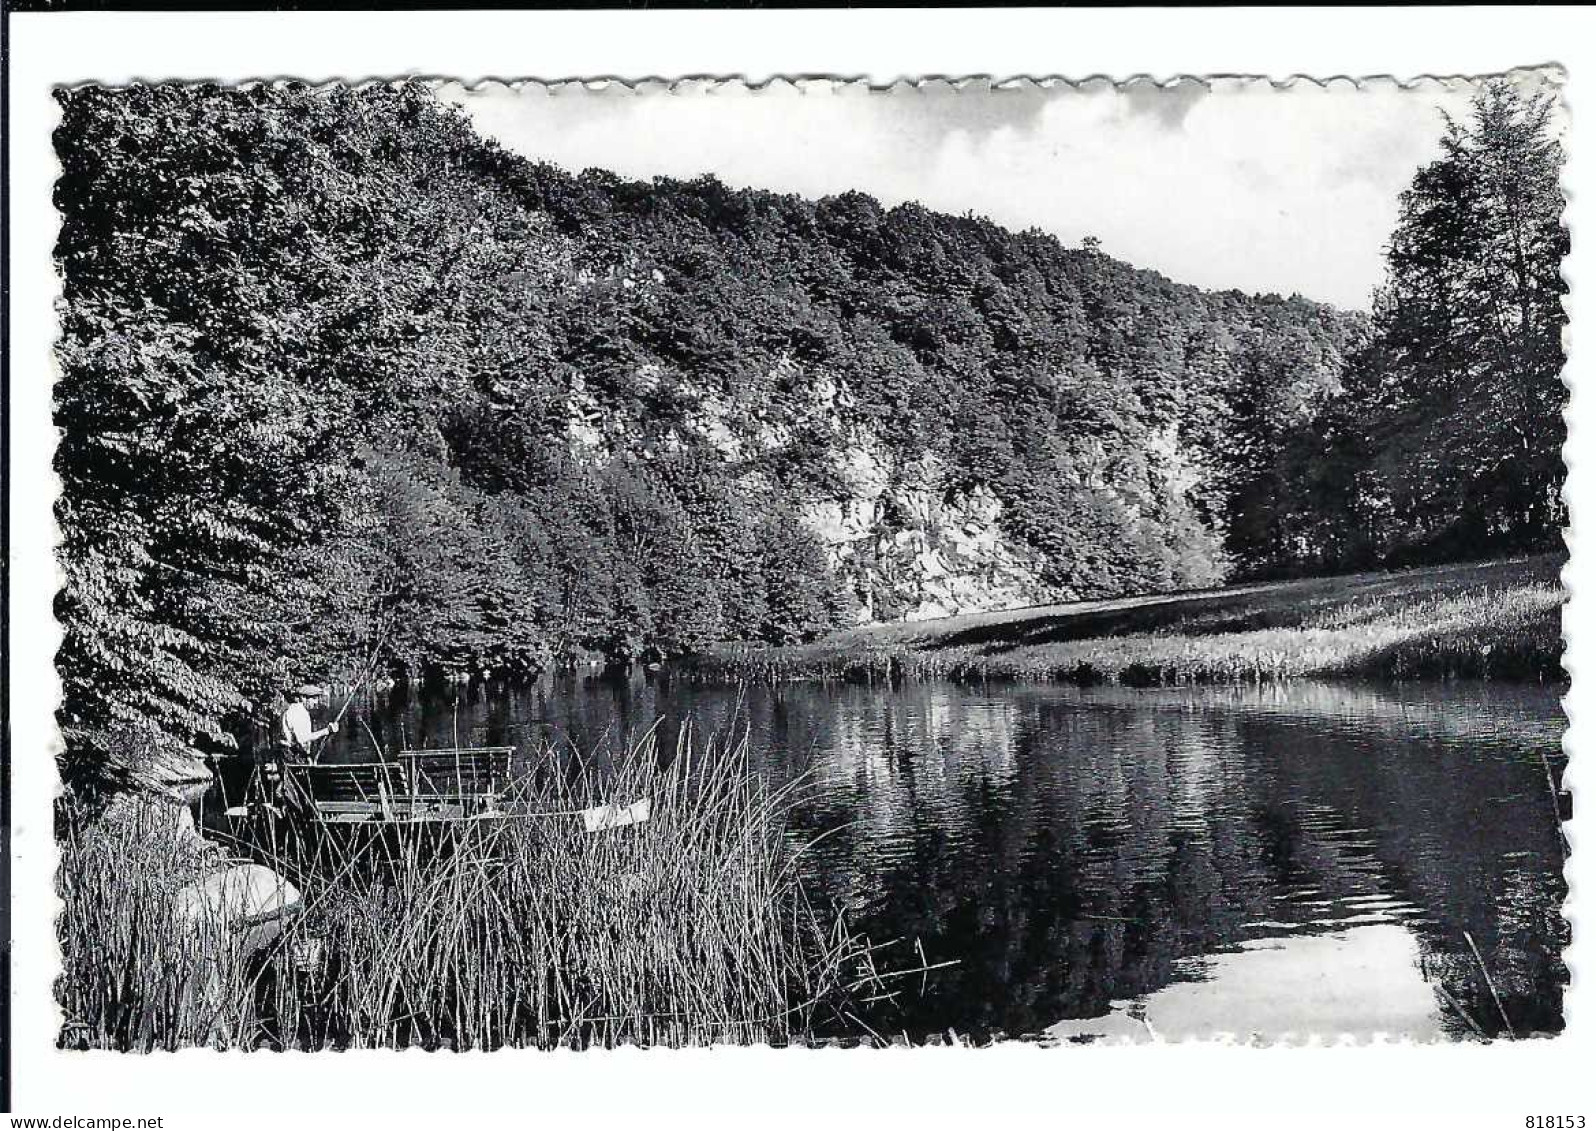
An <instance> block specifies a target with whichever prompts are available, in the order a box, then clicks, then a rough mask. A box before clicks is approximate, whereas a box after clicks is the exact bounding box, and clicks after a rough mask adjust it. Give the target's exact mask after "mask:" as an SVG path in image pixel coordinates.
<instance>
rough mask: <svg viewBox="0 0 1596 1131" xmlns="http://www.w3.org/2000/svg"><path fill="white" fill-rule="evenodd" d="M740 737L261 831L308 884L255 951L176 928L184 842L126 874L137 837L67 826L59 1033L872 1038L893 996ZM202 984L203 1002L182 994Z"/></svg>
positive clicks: (332, 1038)
mask: <svg viewBox="0 0 1596 1131" xmlns="http://www.w3.org/2000/svg"><path fill="white" fill-rule="evenodd" d="M745 743H746V740H743V741H740V742H727V741H723V740H718V739H713V738H711V739H706V740H704V741H702V742H696V741H694V740H692V739H690V738H687V737H684V739H683V742H682V743H681V744H680V746H679V747H678V748H677V749H675V750H672V751H661V750H659V749H658V748H657V745H656V743H655V740H654V737H653V735H652V734H650V735H647V736H644V737H643V738H641V739H639V740H638V741H637V742H635V743H633V744H631V745H630V746H629V747H628V748H626V749H625V750H624V751H622V752H621V754H620V755H619V756H618V757H615V758H612V759H605V760H602V761H600V760H594V759H587V758H583V757H577V758H574V759H573V758H572V757H571V756H570V752H568V751H566V752H558V751H549V752H546V757H545V758H544V759H543V760H542V770H543V772H541V773H534V774H529V775H528V776H527V778H526V780H525V782H524V784H523V786H522V787H521V788H520V789H519V790H518V791H517V793H516V795H515V796H514V798H513V811H514V812H513V815H512V816H510V817H508V818H504V819H497V820H488V821H475V822H454V823H450V824H447V825H437V824H434V825H428V826H422V825H419V824H418V825H416V826H414V827H410V828H396V827H394V826H388V827H386V828H385V829H380V830H379V829H377V828H376V827H375V826H365V825H350V826H347V827H345V828H343V829H335V830H333V831H332V834H331V835H330V836H329V835H321V836H317V837H306V836H304V835H302V834H303V830H302V829H299V830H292V831H289V833H288V835H285V830H284V829H282V828H277V829H272V830H266V831H265V833H264V834H263V835H260V836H258V837H257V849H256V852H257V855H258V856H266V857H268V858H269V859H270V861H271V863H273V864H274V865H275V866H276V867H277V869H278V871H279V872H280V873H281V874H284V875H287V876H289V877H290V878H292V879H293V880H294V882H295V883H296V884H298V885H300V886H301V887H302V888H303V890H304V892H305V898H304V901H303V908H302V910H301V911H300V912H299V914H298V915H297V916H295V917H294V918H293V920H292V922H291V924H290V926H289V927H288V929H287V930H286V931H285V932H284V934H283V935H282V936H281V938H279V939H278V940H277V941H276V942H275V943H274V944H273V945H272V946H271V947H269V948H268V949H267V950H266V951H265V952H263V953H260V954H257V955H255V956H253V957H250V956H248V955H244V954H241V953H238V949H239V948H238V945H237V943H236V932H235V933H231V934H230V933H229V931H228V930H227V929H226V928H227V924H225V923H216V922H213V923H210V924H208V925H207V926H206V927H205V928H204V929H203V930H200V931H194V930H192V929H190V930H187V931H185V925H184V923H183V922H182V921H181V918H180V916H179V915H177V914H176V913H175V909H174V903H173V899H172V895H171V893H172V892H173V891H174V890H175V889H177V888H179V887H180V886H181V885H182V883H184V882H189V881H190V880H191V879H192V878H193V875H194V874H195V868H194V867H191V866H188V865H183V864H181V862H180V860H179V859H178V858H177V855H176V854H175V853H172V852H167V851H165V850H164V849H159V848H152V850H151V851H149V852H148V853H146V857H145V858H142V859H141V862H140V864H139V869H138V875H139V877H141V878H139V879H136V880H135V881H134V882H131V883H130V882H129V877H128V875H127V873H126V872H125V871H124V870H122V869H118V868H116V867H115V866H114V861H115V860H116V859H117V858H118V856H119V855H120V854H122V853H123V852H125V851H127V850H128V849H129V847H130V843H129V841H130V838H131V837H134V836H136V835H137V833H138V830H137V828H136V827H130V826H128V825H126V824H111V825H105V824H97V825H94V826H92V827H90V828H88V829H86V830H84V831H81V832H78V833H74V834H73V835H72V837H71V838H69V840H68V846H67V851H66V854H65V858H64V861H63V871H62V881H61V888H62V892H63V896H64V900H65V907H64V909H63V914H62V918H61V922H60V932H61V938H62V943H63V948H64V950H65V951H66V952H67V955H68V960H67V963H66V968H65V972H64V974H63V978H62V984H61V992H60V999H61V1001H62V1005H63V1008H64V1010H65V1012H66V1014H67V1019H68V1026H69V1032H70V1033H71V1036H70V1038H69V1039H70V1040H71V1041H72V1042H74V1043H76V1044H78V1045H80V1046H92V1047H102V1048H117V1049H152V1048H173V1047H180V1046H183V1045H193V1044H211V1045H218V1046H236V1047H245V1048H257V1047H273V1048H285V1047H287V1048H306V1049H322V1048H406V1047H420V1048H431V1049H436V1048H450V1049H459V1050H464V1049H491V1048H499V1047H506V1046H508V1047H538V1048H554V1047H568V1048H586V1047H589V1046H594V1045H599V1046H614V1045H619V1044H624V1043H636V1044H644V1045H655V1044H665V1045H672V1046H679V1045H689V1044H703V1043H711V1042H714V1043H756V1042H768V1043H773V1044H786V1043H791V1042H795V1041H804V1040H807V1039H809V1038H810V1037H811V1036H812V1035H814V1034H815V1033H818V1032H822V1031H824V1032H831V1033H835V1032H839V1031H841V1030H842V1029H843V1028H847V1027H851V1028H852V1029H853V1031H854V1032H859V1031H860V1027H859V1026H858V1025H852V1023H851V1022H850V1017H856V1014H855V1010H856V1008H857V1007H856V1006H855V1005H854V1004H853V1003H854V999H855V997H856V995H859V994H863V993H870V994H871V995H872V996H877V997H878V996H880V995H879V993H877V992H876V990H878V989H879V980H880V979H879V975H878V974H876V973H875V965H874V962H873V960H872V957H871V954H872V948H871V947H870V946H869V944H868V943H867V942H866V941H865V940H863V939H861V938H859V937H857V936H856V935H854V934H853V933H852V932H851V931H849V930H848V928H847V926H846V925H845V923H844V921H843V920H842V918H841V917H840V915H838V914H835V913H828V914H822V913H821V912H819V911H818V910H817V909H816V908H815V907H814V906H813V905H812V904H811V902H810V900H809V898H808V897H807V895H806V894H805V892H804V889H803V885H802V883H801V882H800V877H799V874H798V871H797V861H798V853H799V850H798V849H795V848H794V846H793V844H792V842H791V840H790V839H789V837H788V835H787V831H786V818H787V814H788V811H789V809H790V807H791V805H792V804H793V802H794V792H793V789H792V788H786V789H773V788H770V787H768V786H767V785H765V784H764V783H763V782H762V780H761V779H759V778H758V777H757V776H754V775H752V774H750V773H749V772H748V768H747V751H746V745H745ZM643 797H647V798H649V799H650V801H651V803H652V812H651V815H650V819H649V820H647V821H646V822H644V823H641V824H634V825H630V826H628V827H623V828H614V829H608V830H603V831H599V832H591V833H590V832H587V831H585V830H584V826H583V824H582V822H581V820H580V819H579V817H578V815H577V812H576V811H577V810H580V809H583V808H586V807H588V806H589V805H596V804H603V803H609V802H616V801H619V802H621V803H623V804H626V803H629V802H631V801H633V800H637V799H639V798H643ZM149 807H150V806H148V805H147V806H146V808H149ZM146 823H152V822H146ZM324 831H325V830H324ZM213 967H215V968H219V969H224V970H225V971H226V976H225V977H214V976H209V972H210V970H211V969H212V968H213ZM196 971H200V972H201V973H200V974H198V975H197V974H196ZM197 982H199V983H203V984H204V985H205V986H207V987H209V989H208V991H207V993H208V996H205V995H201V997H202V998H203V1000H201V1001H198V1002H197V1003H195V1004H178V1005H174V1004H171V1003H174V1002H177V1003H184V1002H190V1000H191V998H192V997H193V995H192V993H190V996H189V997H185V996H184V994H185V993H186V992H189V991H188V990H186V989H185V987H191V986H192V985H194V984H196V983H197ZM125 1002H133V1003H135V1005H134V1006H131V1007H130V1006H129V1005H126V1004H123V1003H125ZM108 1003H114V1006H113V1005H108Z"/></svg>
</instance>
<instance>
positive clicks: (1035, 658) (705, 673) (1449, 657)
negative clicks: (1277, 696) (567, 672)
mask: <svg viewBox="0 0 1596 1131" xmlns="http://www.w3.org/2000/svg"><path fill="white" fill-rule="evenodd" d="M1564 560H1565V559H1564V558H1563V557H1562V556H1561V555H1556V554H1547V555H1541V556H1538V557H1531V558H1515V559H1506V560H1497V561H1489V562H1477V563H1465V564H1458V565H1444V566H1428V567H1421V568H1417V569H1408V570H1402V571H1394V572H1384V573H1360V574H1348V575H1343V576H1337V577H1322V578H1308V579H1302V580H1294V581H1283V582H1262V583H1257V582H1254V583H1245V584H1241V585H1237V586H1234V587H1231V588H1227V589H1211V590H1202V591H1197V592H1190V593H1175V594H1156V595H1147V596H1138V597H1121V598H1112V599H1106V600H1099V601H1081V602H1073V603H1070V604H1061V605H1045V606H1038V607H1034V608H1029V609H1018V610H1010V611H994V612H985V613H971V614H965V615H962V616H955V617H948V618H945V619H941V620H931V621H916V622H897V623H891V624H878V625H867V626H862V627H860V628H855V629H849V630H846V631H843V632H839V633H834V634H832V635H830V636H827V637H824V638H822V639H820V640H816V641H813V642H811V643H808V644H799V645H787V646H766V645H748V644H729V645H722V646H719V647H716V648H713V649H711V650H709V651H707V652H705V653H702V654H700V655H698V656H696V657H690V658H687V659H684V660H681V661H678V662H677V663H676V664H673V665H672V666H673V667H674V668H675V669H676V671H677V672H679V673H680V674H681V675H683V676H684V677H685V678H687V679H689V680H693V681H695V682H702V683H727V682H749V681H752V682H762V683H776V682H784V681H791V680H819V681H845V682H877V681H897V680H904V679H952V680H955V681H986V680H994V679H996V680H1019V681H1032V682H1050V683H1060V682H1062V683H1075V684H1080V685H1096V684H1116V685H1119V686H1125V687H1168V686H1182V685H1194V684H1234V683H1269V682H1277V681H1281V680H1288V679H1297V678H1306V677H1335V676H1353V677H1362V678H1373V679H1377V680H1387V681H1392V682H1400V681H1404V680H1410V679H1487V680H1502V681H1514V682H1540V683H1545V682H1549V681H1566V679H1567V675H1566V673H1565V672H1564V670H1563V668H1562V651H1563V644H1562V622H1561V613H1562V606H1563V604H1564V603H1565V602H1566V601H1567V593H1566V591H1565V590H1564V589H1563V588H1562V585H1561V582H1560V581H1559V579H1558V573H1559V571H1560V569H1561V568H1562V565H1563V562H1564Z"/></svg>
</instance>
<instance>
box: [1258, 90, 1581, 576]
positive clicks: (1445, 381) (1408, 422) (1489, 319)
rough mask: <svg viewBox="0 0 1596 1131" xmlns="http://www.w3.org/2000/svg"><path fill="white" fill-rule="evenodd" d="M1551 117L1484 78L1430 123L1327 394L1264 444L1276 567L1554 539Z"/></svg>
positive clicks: (1559, 252) (1557, 454)
mask: <svg viewBox="0 0 1596 1131" xmlns="http://www.w3.org/2000/svg"><path fill="white" fill-rule="evenodd" d="M1554 108H1555V107H1554V101H1553V97H1552V96H1551V95H1544V96H1541V97H1535V98H1526V97H1525V96H1523V95H1522V94H1520V93H1519V92H1517V91H1516V90H1515V89H1514V88H1513V87H1512V86H1511V85H1510V84H1508V83H1506V82H1497V83H1492V84H1488V85H1486V86H1484V87H1482V88H1481V90H1480V91H1479V93H1478V94H1477V95H1476V97H1475V99H1474V103H1473V108H1472V113H1471V114H1470V116H1469V117H1468V118H1467V119H1466V120H1462V121H1454V120H1450V119H1448V120H1447V121H1446V123H1445V133H1444V135H1443V137H1442V154H1441V156H1440V157H1439V158H1438V159H1437V160H1436V161H1434V162H1432V163H1431V164H1430V165H1428V166H1426V167H1424V168H1423V169H1420V170H1419V172H1418V173H1417V175H1416V176H1415V177H1414V179H1413V183H1412V186H1411V187H1410V188H1409V189H1408V191H1407V192H1405V193H1404V194H1403V196H1402V200H1401V209H1400V216H1399V221H1398V225H1397V229H1396V231H1395V232H1394V233H1393V235H1392V237H1391V241H1390V244H1389V246H1388V249H1387V264H1388V266H1387V277H1386V282H1385V285H1384V286H1383V287H1382V288H1380V290H1379V291H1378V292H1377V293H1376V295H1375V308H1374V319H1373V334H1372V335H1371V338H1370V340H1369V342H1368V344H1367V346H1366V347H1365V348H1363V349H1362V350H1359V351H1357V352H1355V353H1354V354H1353V355H1352V356H1351V357H1350V358H1349V359H1348V364H1347V367H1346V371H1345V375H1344V378H1343V383H1344V393H1343V395H1341V396H1338V397H1336V398H1334V399H1332V400H1330V401H1328V402H1326V403H1325V404H1324V405H1323V406H1322V410H1321V411H1320V412H1319V413H1317V414H1316V415H1315V417H1314V419H1313V420H1312V422H1311V425H1310V427H1309V428H1308V429H1306V430H1304V431H1303V432H1302V433H1300V434H1298V435H1296V436H1288V437H1285V438H1284V439H1283V442H1282V443H1281V444H1280V445H1279V448H1278V450H1277V453H1276V456H1275V463H1276V465H1277V466H1278V467H1279V469H1280V470H1279V472H1278V478H1279V480H1280V482H1281V483H1282V485H1283V487H1284V494H1283V496H1282V497H1283V499H1284V505H1283V506H1282V507H1281V508H1280V513H1279V524H1278V534H1277V536H1276V541H1275V544H1274V546H1273V548H1272V551H1271V556H1272V559H1273V560H1272V564H1274V565H1275V566H1278V567H1283V568H1287V569H1293V570H1297V571H1302V570H1326V569H1345V568H1349V567H1361V566H1368V565H1377V564H1398V563H1404V562H1418V561H1450V560H1455V559H1458V558H1480V557H1485V556H1489V555H1491V554H1500V553H1514V552H1523V551H1535V550H1544V549H1554V548H1557V547H1559V546H1560V539H1561V530H1562V526H1563V524H1564V522H1565V519H1566V512H1565V508H1564V505H1563V502H1562V498H1561V491H1562V485H1563V476H1564V472H1563V462H1562V444H1563V440H1564V436H1565V429H1564V425H1563V419H1562V410H1563V406H1564V404H1565V402H1566V390H1565V388H1564V386H1563V383H1562V369H1563V364H1564V351H1563V344H1562V333H1563V327H1564V325H1565V324H1566V322H1567V316H1566V315H1565V313H1564V311H1563V307H1562V296H1563V295H1564V294H1565V293H1566V292H1567V285H1566V284H1565V283H1564V281H1563V278H1562V274H1561V267H1562V260H1563V257H1564V256H1565V255H1566V254H1567V253H1568V231H1567V229H1565V228H1564V227H1563V226H1562V211H1563V195H1562V190H1561V188H1560V186H1559V174H1560V171H1561V167H1562V163H1563V152H1562V147H1561V145H1560V143H1559V141H1558V139H1557V135H1556V132H1555V130H1554V128H1553V121H1552V115H1553V111H1554Z"/></svg>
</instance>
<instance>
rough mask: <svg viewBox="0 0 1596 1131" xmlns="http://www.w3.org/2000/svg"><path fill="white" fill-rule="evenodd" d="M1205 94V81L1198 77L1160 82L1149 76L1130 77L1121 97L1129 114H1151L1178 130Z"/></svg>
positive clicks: (1156, 120) (1159, 122)
mask: <svg viewBox="0 0 1596 1131" xmlns="http://www.w3.org/2000/svg"><path fill="white" fill-rule="evenodd" d="M1207 94H1208V87H1207V85H1206V84H1204V83H1202V82H1200V81H1198V80H1197V79H1177V80H1175V81H1174V82H1172V83H1168V84H1165V85H1162V86H1161V85H1159V84H1158V83H1157V82H1155V81H1153V80H1152V79H1132V80H1131V81H1130V82H1129V83H1127V84H1126V85H1125V86H1124V87H1123V88H1122V94H1121V97H1122V98H1123V99H1124V105H1125V112H1126V114H1128V115H1129V116H1131V117H1139V116H1146V117H1150V118H1152V119H1153V120H1154V121H1155V122H1157V123H1158V124H1159V125H1160V126H1161V127H1163V128H1164V129H1166V130H1178V129H1180V128H1181V127H1182V126H1183V125H1184V124H1185V122H1186V116H1187V115H1188V114H1190V113H1191V112H1192V110H1193V109H1194V108H1195V107H1196V105H1197V103H1199V102H1201V101H1202V100H1203V98H1204V97H1205V96H1206V95H1207Z"/></svg>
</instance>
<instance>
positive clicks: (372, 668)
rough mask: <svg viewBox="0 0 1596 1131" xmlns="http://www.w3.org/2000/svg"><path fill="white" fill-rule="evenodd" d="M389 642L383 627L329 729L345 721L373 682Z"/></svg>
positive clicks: (386, 631)
mask: <svg viewBox="0 0 1596 1131" xmlns="http://www.w3.org/2000/svg"><path fill="white" fill-rule="evenodd" d="M387 642H388V629H386V628H385V629H383V631H382V633H381V635H379V636H378V637H377V642H376V643H375V644H373V645H372V648H371V654H370V655H369V656H368V657H367V658H366V663H365V665H364V667H363V668H362V669H361V675H360V678H359V679H358V680H357V681H356V682H354V683H353V684H351V685H350V688H349V696H348V698H346V699H345V700H344V705H343V706H342V707H340V708H338V713H337V714H336V715H334V716H333V718H332V722H330V723H329V724H328V728H329V730H331V729H332V728H335V727H337V726H338V724H339V723H341V722H343V721H344V716H345V715H346V714H348V713H349V708H350V707H352V706H353V705H354V702H355V700H356V699H357V698H359V697H360V693H361V692H362V691H364V690H365V689H366V685H367V684H368V683H370V682H371V678H372V677H373V676H374V675H376V674H377V660H378V658H379V657H380V656H381V655H382V646H383V645H384V644H386V643H387ZM327 737H328V738H331V737H332V735H331V734H330V733H329V734H328V735H327ZM323 749H326V747H325V746H324V747H323ZM316 758H317V755H314V754H313V755H311V759H310V760H311V761H312V762H314V761H316Z"/></svg>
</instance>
